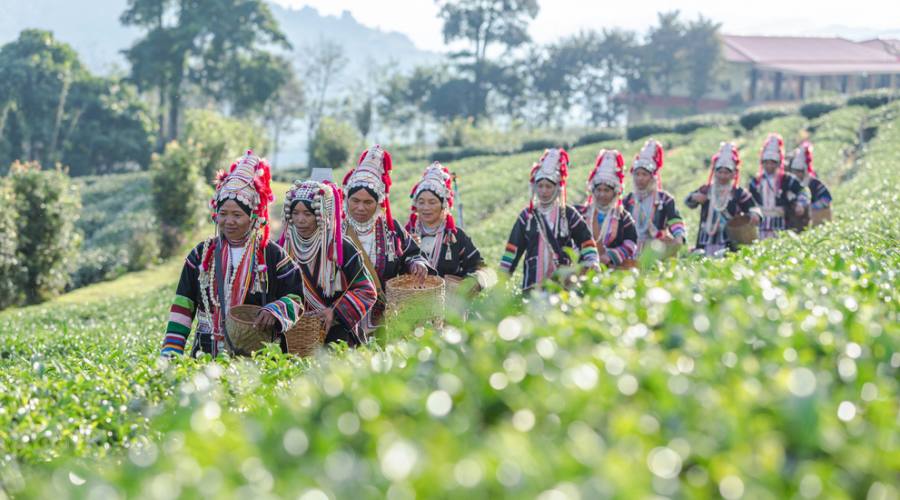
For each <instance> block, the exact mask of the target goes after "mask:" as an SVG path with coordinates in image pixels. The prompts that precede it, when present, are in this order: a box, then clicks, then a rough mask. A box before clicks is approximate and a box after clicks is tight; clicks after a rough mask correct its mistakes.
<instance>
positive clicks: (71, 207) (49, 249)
mask: <svg viewBox="0 0 900 500" xmlns="http://www.w3.org/2000/svg"><path fill="white" fill-rule="evenodd" d="M8 182H9V186H10V189H11V190H12V193H13V194H12V197H13V201H14V203H13V205H11V206H13V207H15V210H16V212H17V217H16V219H17V222H18V224H17V225H18V230H19V234H18V242H17V245H16V259H17V260H18V262H19V265H20V266H22V267H24V274H23V276H22V278H21V281H20V282H19V284H18V286H19V288H20V289H21V290H22V291H23V293H24V295H25V301H26V302H27V303H29V304H35V303H38V302H42V301H44V300H47V299H49V298H52V297H54V296H55V295H57V294H59V293H60V292H62V291H63V290H64V289H65V288H66V285H67V284H68V282H69V269H70V268H71V266H72V259H73V258H74V257H75V255H76V253H77V251H78V248H79V246H80V245H81V237H80V235H79V234H78V232H77V231H76V230H75V220H76V219H77V218H78V215H79V211H80V209H81V203H80V198H79V196H78V193H77V191H76V190H75V187H74V186H73V185H72V183H71V181H70V180H69V176H68V175H66V174H65V172H63V171H62V170H61V169H59V168H57V169H55V170H41V167H40V165H39V164H38V163H36V162H30V163H20V162H15V163H13V165H12V166H11V167H10V170H9V175H8Z"/></svg>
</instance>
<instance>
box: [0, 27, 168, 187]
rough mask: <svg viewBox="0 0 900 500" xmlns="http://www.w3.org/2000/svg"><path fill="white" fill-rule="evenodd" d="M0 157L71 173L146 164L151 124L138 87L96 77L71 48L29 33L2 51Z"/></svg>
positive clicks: (43, 34) (41, 33)
mask: <svg viewBox="0 0 900 500" xmlns="http://www.w3.org/2000/svg"><path fill="white" fill-rule="evenodd" d="M0 73H2V74H3V75H4V78H3V79H2V81H0V156H3V157H7V158H9V157H11V158H19V159H22V160H25V161H37V162H39V163H41V164H44V165H54V164H56V163H59V162H64V163H66V164H67V165H69V166H70V171H71V173H72V174H73V175H83V174H93V173H105V172H113V171H119V170H125V169H134V168H136V167H138V168H144V167H146V166H147V164H148V163H149V159H150V152H151V151H152V147H153V140H152V136H153V126H152V124H151V123H150V120H149V115H148V113H147V109H146V107H145V106H144V104H143V103H141V101H140V99H139V98H138V95H137V93H136V92H135V90H134V89H133V88H132V87H131V86H130V85H127V84H123V82H121V81H119V80H117V79H114V78H99V77H94V76H92V75H91V74H90V73H89V72H88V71H87V70H86V69H85V68H84V67H83V66H82V64H81V62H80V60H79V59H78V56H77V54H76V53H75V51H74V50H72V48H71V47H70V46H69V45H67V44H65V43H61V42H59V41H57V40H55V39H54V38H53V35H52V34H51V33H49V32H46V31H40V30H25V31H23V32H22V33H21V34H20V35H19V38H18V39H17V40H16V41H14V42H11V43H9V44H6V45H4V46H3V47H2V48H0Z"/></svg>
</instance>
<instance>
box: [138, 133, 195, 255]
mask: <svg viewBox="0 0 900 500" xmlns="http://www.w3.org/2000/svg"><path fill="white" fill-rule="evenodd" d="M198 149H199V146H197V145H195V144H194V143H193V142H191V141H188V142H187V143H186V144H185V145H183V146H182V145H180V144H179V143H178V142H175V141H173V142H170V143H169V144H167V145H166V149H165V152H164V153H163V154H162V155H161V156H160V155H154V157H153V163H152V164H151V166H150V170H151V173H152V192H153V210H154V212H155V214H156V219H157V220H158V221H159V228H160V231H161V234H160V252H159V253H160V255H161V256H162V257H163V258H168V257H171V256H172V255H175V253H177V252H178V251H179V250H180V248H181V245H182V244H183V243H184V241H185V236H187V235H188V234H189V233H190V232H191V230H193V229H194V228H196V227H197V225H198V222H199V218H200V214H201V213H202V212H203V208H204V207H205V206H206V203H205V201H206V200H205V190H204V189H203V181H202V177H201V174H200V172H201V169H202V167H203V163H202V162H203V160H202V158H201V157H200V155H199V154H198Z"/></svg>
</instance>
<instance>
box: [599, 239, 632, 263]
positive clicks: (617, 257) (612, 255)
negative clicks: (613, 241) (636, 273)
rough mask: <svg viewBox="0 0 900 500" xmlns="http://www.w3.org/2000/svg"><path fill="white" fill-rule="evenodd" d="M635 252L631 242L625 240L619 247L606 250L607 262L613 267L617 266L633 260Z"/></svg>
mask: <svg viewBox="0 0 900 500" xmlns="http://www.w3.org/2000/svg"><path fill="white" fill-rule="evenodd" d="M636 251H637V245H636V244H635V242H633V241H631V240H625V242H624V243H622V245H621V246H619V247H616V248H607V249H606V253H607V254H608V255H609V260H610V261H611V262H612V264H613V265H614V266H619V265H621V264H622V263H623V262H625V261H626V260H628V259H633V258H634V254H635V252H636Z"/></svg>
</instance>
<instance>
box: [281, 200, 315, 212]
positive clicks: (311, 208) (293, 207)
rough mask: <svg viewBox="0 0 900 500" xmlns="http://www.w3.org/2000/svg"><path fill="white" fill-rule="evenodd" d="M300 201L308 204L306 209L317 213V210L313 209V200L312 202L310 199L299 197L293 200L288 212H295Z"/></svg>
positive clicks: (305, 204)
mask: <svg viewBox="0 0 900 500" xmlns="http://www.w3.org/2000/svg"><path fill="white" fill-rule="evenodd" d="M300 202H303V205H304V206H306V209H307V210H309V211H310V212H312V213H315V212H316V211H315V210H314V209H313V207H312V202H311V201H309V200H301V199H299V198H298V199H296V200H294V201H292V202H291V205H290V209H289V210H288V212H289V213H293V212H294V209H295V208H297V203H300Z"/></svg>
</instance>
